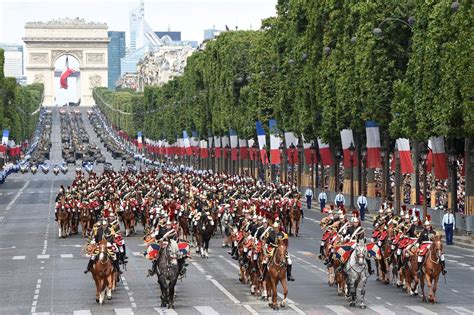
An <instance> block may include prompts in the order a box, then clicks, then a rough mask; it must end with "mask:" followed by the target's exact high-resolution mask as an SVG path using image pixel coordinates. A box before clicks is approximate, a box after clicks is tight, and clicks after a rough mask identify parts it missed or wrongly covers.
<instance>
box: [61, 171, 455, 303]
mask: <svg viewBox="0 0 474 315" xmlns="http://www.w3.org/2000/svg"><path fill="white" fill-rule="evenodd" d="M300 199H301V194H300V193H299V191H298V189H297V187H296V186H295V185H291V184H288V183H265V182H262V181H260V180H255V179H254V178H252V177H250V176H239V175H228V174H225V173H213V172H212V171H195V170H192V169H187V168H184V167H176V166H173V165H164V164H163V165H161V167H158V168H154V169H149V168H145V169H144V170H141V169H140V170H137V169H136V168H129V169H125V168H124V167H122V168H121V170H120V171H114V170H113V169H105V170H104V172H103V173H102V174H100V175H99V174H96V173H94V172H93V171H91V172H90V173H89V174H88V175H87V174H86V173H84V172H82V171H81V170H78V169H77V170H76V176H75V179H74V181H73V182H72V184H71V185H70V186H68V187H67V188H65V187H63V186H61V188H60V191H59V193H58V195H57V198H56V210H55V215H56V220H60V217H61V215H62V214H67V215H68V219H67V220H68V223H69V232H72V233H74V232H75V233H77V231H78V225H79V224H80V225H81V226H82V232H83V236H89V238H88V243H87V246H85V248H86V250H87V253H88V254H89V255H90V256H91V259H90V261H89V265H88V267H87V269H86V270H85V272H87V271H88V270H89V269H90V268H91V266H92V264H93V261H94V259H95V254H96V253H97V248H96V247H95V246H94V245H95V244H97V243H98V242H99V241H100V240H101V239H103V238H105V239H107V240H108V242H109V246H110V250H109V255H110V256H111V257H112V259H113V261H114V268H115V269H116V270H117V271H119V272H120V273H121V272H122V271H120V265H121V264H123V265H125V264H126V262H127V254H126V247H125V242H124V240H123V238H122V233H121V231H120V223H119V222H121V221H122V222H123V223H124V226H125V234H126V235H127V236H128V235H129V234H131V233H134V230H135V226H136V225H137V224H138V223H141V224H142V225H143V229H144V233H145V237H144V241H145V243H147V244H148V248H147V250H146V251H145V253H144V255H145V257H146V258H147V259H149V260H151V261H156V259H157V257H158V255H159V246H156V244H158V243H159V241H161V240H163V239H166V240H168V241H170V242H171V243H172V244H174V246H175V248H176V249H175V255H176V257H177V260H178V263H179V270H180V274H181V275H182V276H184V274H185V272H186V265H187V264H186V261H185V260H186V259H187V258H189V257H190V251H189V246H188V244H190V245H191V246H193V245H197V246H199V247H201V246H202V244H193V243H194V237H195V236H196V235H197V233H199V231H197V227H198V226H201V225H199V223H200V222H202V221H206V222H208V223H209V224H210V225H212V226H213V229H214V233H213V234H214V235H216V234H220V235H221V236H222V239H223V244H222V247H230V251H229V254H231V256H232V258H233V259H236V260H238V261H239V267H240V271H239V280H240V281H241V282H243V283H249V284H250V290H251V293H252V294H256V295H259V296H261V297H262V298H264V299H265V298H267V299H268V295H269V292H267V291H269V290H270V291H271V290H272V288H271V287H269V286H268V282H269V275H268V272H267V270H268V269H269V267H268V266H269V265H270V264H272V260H273V258H274V257H273V256H274V252H275V249H276V248H277V247H278V246H279V245H281V244H284V246H285V247H284V248H285V259H284V262H282V263H284V265H285V266H286V270H285V271H286V272H285V274H286V278H287V279H285V280H289V281H294V278H293V276H292V262H291V257H290V255H289V253H288V245H289V239H288V235H291V234H293V235H295V234H296V236H297V233H298V230H297V229H298V226H299V221H300V220H301V217H302V216H303V210H302V207H301V201H300ZM322 211H323V212H324V213H325V214H326V217H324V218H323V219H322V220H321V223H320V226H321V228H322V230H323V237H322V241H321V245H320V250H319V258H320V259H323V260H324V263H325V265H327V267H328V275H329V281H328V282H329V284H330V285H333V284H334V283H335V282H337V281H338V279H342V280H341V283H338V288H339V287H340V289H341V290H344V286H345V285H344V276H341V277H338V274H341V273H343V272H344V271H343V270H344V268H343V266H344V264H345V263H347V260H348V258H349V257H350V255H351V253H352V251H353V249H354V248H355V246H356V244H361V243H364V244H365V242H366V240H367V241H369V240H368V236H367V235H365V234H366V233H365V231H364V228H363V227H362V226H361V222H360V220H359V218H358V214H357V212H353V214H352V216H350V215H348V214H347V213H346V210H345V208H344V206H343V205H339V206H337V208H336V207H335V206H334V205H332V204H331V205H330V207H329V208H324V209H323V210H322ZM434 234H435V232H434V230H433V229H432V227H431V224H430V222H429V218H428V219H427V220H426V222H421V220H420V219H419V217H417V216H416V215H414V214H412V213H411V211H410V210H407V209H406V208H405V207H403V211H402V212H401V213H400V214H399V215H394V214H393V209H392V207H391V205H390V204H389V205H386V206H385V207H384V206H382V208H381V209H380V213H379V215H378V216H377V217H376V219H375V221H374V233H373V234H372V237H371V240H370V242H368V243H367V249H368V256H367V257H366V258H367V270H366V271H367V273H368V274H372V273H373V270H372V266H371V263H370V260H369V258H375V262H376V271H377V275H378V280H381V281H383V282H385V283H388V281H389V279H390V278H389V276H390V275H389V271H390V270H391V271H392V275H393V279H396V280H397V285H398V286H403V287H404V288H406V289H407V291H408V292H410V293H411V294H417V287H416V286H417V283H418V282H417V281H418V280H419V279H420V278H421V277H422V276H423V272H424V271H425V269H424V268H423V266H424V263H425V262H426V260H427V259H425V256H426V255H427V253H428V252H429V250H430V246H431V244H432V243H433V236H434ZM177 243H180V244H182V243H184V244H186V245H185V246H177V245H176V244H177ZM198 251H199V252H200V253H201V255H202V256H203V257H207V252H205V251H204V250H203V248H198ZM439 265H440V267H441V271H442V273H443V274H445V273H446V271H445V265H444V255H442V253H441V255H440V257H439ZM412 266H415V267H414V268H415V274H414V275H413V274H410V273H409V272H408V271H409V270H412ZM156 272H157V270H156V264H155V263H152V268H151V269H150V270H148V275H153V274H155V273H156ZM414 281H415V286H413V282H414ZM270 282H271V281H270ZM285 282H286V281H285Z"/></svg>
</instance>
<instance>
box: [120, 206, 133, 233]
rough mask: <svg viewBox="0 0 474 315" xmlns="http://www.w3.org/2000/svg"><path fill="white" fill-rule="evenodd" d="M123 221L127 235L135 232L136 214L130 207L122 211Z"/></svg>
mask: <svg viewBox="0 0 474 315" xmlns="http://www.w3.org/2000/svg"><path fill="white" fill-rule="evenodd" d="M122 221H123V225H124V226H125V236H130V234H132V233H134V234H135V214H134V213H133V211H132V210H131V209H130V208H128V207H127V208H125V210H123V212H122Z"/></svg>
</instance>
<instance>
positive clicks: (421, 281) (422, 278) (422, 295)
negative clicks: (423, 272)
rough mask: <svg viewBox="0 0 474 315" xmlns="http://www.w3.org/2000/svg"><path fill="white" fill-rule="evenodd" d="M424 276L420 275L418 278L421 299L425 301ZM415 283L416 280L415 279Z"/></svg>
mask: <svg viewBox="0 0 474 315" xmlns="http://www.w3.org/2000/svg"><path fill="white" fill-rule="evenodd" d="M424 279H425V277H424V276H422V277H421V278H419V283H420V289H421V301H422V302H426V295H425V280H424ZM415 283H416V281H415Z"/></svg>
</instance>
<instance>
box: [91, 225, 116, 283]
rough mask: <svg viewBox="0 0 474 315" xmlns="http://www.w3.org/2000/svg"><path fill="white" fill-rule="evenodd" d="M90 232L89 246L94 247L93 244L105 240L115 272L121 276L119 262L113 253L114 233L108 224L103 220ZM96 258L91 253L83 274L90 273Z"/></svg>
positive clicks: (94, 254) (95, 255)
mask: <svg viewBox="0 0 474 315" xmlns="http://www.w3.org/2000/svg"><path fill="white" fill-rule="evenodd" d="M92 231H93V237H92V240H91V242H90V244H91V245H95V244H98V243H99V242H100V241H101V240H103V239H105V240H107V254H108V255H109V257H110V258H111V259H112V265H113V266H114V269H115V271H117V272H118V273H120V274H122V271H121V270H120V266H119V261H118V259H117V255H116V254H115V251H114V250H115V247H114V246H113V243H114V236H115V231H114V230H113V229H111V228H110V227H109V224H108V222H107V220H106V219H103V220H102V221H101V224H100V226H95V227H94V229H93V230H92ZM109 249H110V250H109ZM96 258H97V254H96V253H91V258H90V259H89V263H88V264H87V268H86V270H84V273H88V272H89V271H90V269H91V268H92V266H93V265H94V262H95V260H96Z"/></svg>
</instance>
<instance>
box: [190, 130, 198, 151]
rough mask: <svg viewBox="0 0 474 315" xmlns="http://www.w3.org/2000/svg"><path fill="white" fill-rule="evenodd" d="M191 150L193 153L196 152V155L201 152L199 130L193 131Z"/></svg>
mask: <svg viewBox="0 0 474 315" xmlns="http://www.w3.org/2000/svg"><path fill="white" fill-rule="evenodd" d="M190 143H191V152H192V154H194V153H196V155H197V154H198V152H199V134H198V133H197V131H191V139H190Z"/></svg>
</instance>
